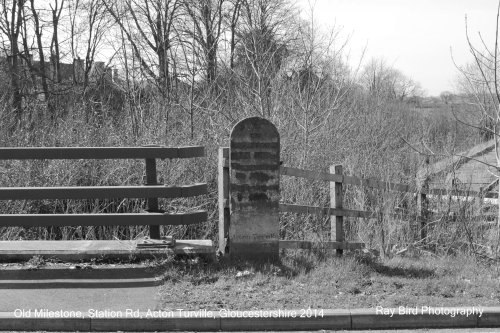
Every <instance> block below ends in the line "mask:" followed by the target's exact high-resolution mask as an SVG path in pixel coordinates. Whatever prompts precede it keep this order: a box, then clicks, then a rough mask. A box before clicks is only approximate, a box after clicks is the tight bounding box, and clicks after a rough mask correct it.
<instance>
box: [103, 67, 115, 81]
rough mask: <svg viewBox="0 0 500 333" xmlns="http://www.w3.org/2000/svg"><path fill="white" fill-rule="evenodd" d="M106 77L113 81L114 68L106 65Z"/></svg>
mask: <svg viewBox="0 0 500 333" xmlns="http://www.w3.org/2000/svg"><path fill="white" fill-rule="evenodd" d="M104 79H105V80H106V81H108V82H113V68H111V67H106V74H105V75H104Z"/></svg>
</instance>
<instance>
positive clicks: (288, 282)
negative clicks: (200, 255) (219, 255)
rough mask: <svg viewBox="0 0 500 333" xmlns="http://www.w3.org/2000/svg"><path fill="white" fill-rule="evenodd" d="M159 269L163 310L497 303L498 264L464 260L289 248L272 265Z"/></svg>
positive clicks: (187, 263) (175, 264) (192, 263)
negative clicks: (380, 257) (338, 254)
mask: <svg viewBox="0 0 500 333" xmlns="http://www.w3.org/2000/svg"><path fill="white" fill-rule="evenodd" d="M161 272H163V273H162V274H163V275H162V278H163V285H162V286H161V288H160V297H161V301H162V303H161V304H162V308H163V309H166V310H175V309H189V310H195V309H206V310H219V309H230V310H250V309H303V308H309V307H310V308H333V309H335V308H360V307H376V306H384V307H398V306H407V307H415V306H419V307H420V306H423V305H427V306H498V305H499V304H500V266H499V265H498V264H492V263H483V262H478V261H477V260H476V259H475V258H473V257H468V256H465V255H460V256H453V257H450V256H449V257H443V258H432V257H425V258H404V257H399V258H392V259H388V260H384V261H380V260H376V259H373V258H371V257H366V256H359V255H346V256H344V257H343V258H336V257H331V256H328V257H327V256H324V255H323V254H310V253H304V252H301V251H294V252H288V253H286V255H285V256H282V258H281V261H280V262H275V263H262V262H261V263H259V262H257V263H256V262H248V261H240V262H236V263H235V262H233V263H230V262H228V261H224V260H223V261H220V262H218V263H215V264H214V263H211V264H209V263H205V262H202V261H200V260H196V259H185V260H170V261H168V262H163V263H161Z"/></svg>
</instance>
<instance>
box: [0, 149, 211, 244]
mask: <svg viewBox="0 0 500 333" xmlns="http://www.w3.org/2000/svg"><path fill="white" fill-rule="evenodd" d="M204 156H205V149H204V147H201V146H194V147H162V146H145V147H91V148H87V147H85V148H83V147H81V148H80V147H50V148H49V147H39V148H0V160H27V159H144V160H145V168H146V183H145V184H144V185H138V186H76V187H3V188H0V200H41V199H106V198H147V206H148V207H147V210H146V211H145V212H144V213H120V214H0V226H26V227H32V226H110V225H149V228H150V238H152V239H159V238H160V226H161V225H185V224H196V223H201V222H204V221H206V220H207V212H206V211H205V210H200V211H195V212H189V213H178V214H169V213H165V212H163V211H162V210H160V209H159V207H158V198H179V197H191V196H197V195H202V194H206V193H207V184H206V183H199V184H192V185H182V186H166V185H164V184H159V183H158V182H157V174H156V159H158V158H159V159H177V158H192V157H204Z"/></svg>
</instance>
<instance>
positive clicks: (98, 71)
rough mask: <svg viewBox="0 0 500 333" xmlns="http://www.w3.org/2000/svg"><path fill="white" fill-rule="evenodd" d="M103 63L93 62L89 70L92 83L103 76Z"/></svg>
mask: <svg viewBox="0 0 500 333" xmlns="http://www.w3.org/2000/svg"><path fill="white" fill-rule="evenodd" d="M104 71H105V69H104V61H95V62H94V64H93V66H92V70H91V73H92V75H91V77H92V80H93V81H97V80H99V79H101V78H102V76H103V75H104Z"/></svg>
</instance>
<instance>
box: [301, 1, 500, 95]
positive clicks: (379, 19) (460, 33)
mask: <svg viewBox="0 0 500 333" xmlns="http://www.w3.org/2000/svg"><path fill="white" fill-rule="evenodd" d="M310 3H312V4H315V5H314V11H313V16H312V17H313V18H314V21H315V22H316V23H317V24H318V25H319V26H320V28H321V29H323V30H325V31H328V29H331V28H332V27H335V29H341V33H342V35H343V36H344V38H349V42H348V47H349V50H350V61H351V65H353V66H357V64H358V63H359V61H360V58H361V54H362V50H363V49H364V48H365V46H366V52H365V55H364V57H363V61H364V62H367V61H368V60H370V59H372V58H383V59H385V60H386V62H387V63H388V64H390V65H392V66H393V67H394V68H397V69H399V70H400V71H402V72H403V73H404V74H406V75H407V76H408V77H411V78H412V79H413V80H415V81H417V82H419V83H420V84H421V86H422V88H423V89H424V91H425V92H426V95H427V96H437V95H439V94H440V93H441V92H442V91H455V88H454V81H455V80H456V78H457V76H458V75H459V72H458V71H457V68H456V66H455V65H454V63H453V59H454V60H455V63H456V64H458V65H464V64H466V63H468V62H470V61H471V60H472V56H471V54H470V52H469V48H468V46H467V39H466V34H465V15H467V22H468V27H469V35H470V36H471V39H472V42H473V43H474V44H476V45H478V46H479V44H480V43H481V40H480V39H479V37H478V32H481V35H482V37H483V40H484V41H485V43H486V44H487V45H490V46H492V48H493V46H494V42H495V40H494V37H495V29H496V14H497V6H498V0H316V1H314V0H298V4H299V6H301V7H303V9H304V10H303V11H302V14H303V15H304V16H305V17H309V18H310V17H311V12H310V10H309V4H310ZM452 54H453V59H452Z"/></svg>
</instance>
